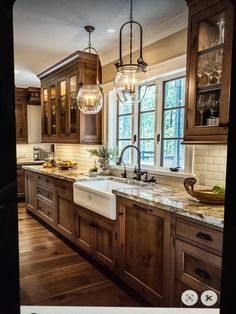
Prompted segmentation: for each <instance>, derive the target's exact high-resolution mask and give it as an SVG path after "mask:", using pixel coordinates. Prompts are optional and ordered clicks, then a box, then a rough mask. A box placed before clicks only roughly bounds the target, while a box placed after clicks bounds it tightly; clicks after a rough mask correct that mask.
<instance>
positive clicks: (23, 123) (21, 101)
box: [15, 88, 28, 144]
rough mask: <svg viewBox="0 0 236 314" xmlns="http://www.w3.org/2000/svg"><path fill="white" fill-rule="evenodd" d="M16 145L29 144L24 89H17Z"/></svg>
mask: <svg viewBox="0 0 236 314" xmlns="http://www.w3.org/2000/svg"><path fill="white" fill-rule="evenodd" d="M15 116H16V143H17V144H22V143H27V142H28V133H27V98H26V91H25V89H24V88H15Z"/></svg>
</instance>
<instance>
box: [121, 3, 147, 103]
mask: <svg viewBox="0 0 236 314" xmlns="http://www.w3.org/2000/svg"><path fill="white" fill-rule="evenodd" d="M133 24H135V25H136V26H137V27H138V29H139V58H138V59H137V62H134V61H133V57H134V56H133V31H134V30H135V29H133V26H134V25H133ZM126 26H129V31H130V34H129V40H127V44H128V45H129V49H130V50H129V61H128V62H124V59H123V57H122V34H123V29H124V27H126ZM142 43H143V29H142V26H141V25H140V23H139V22H137V21H135V20H134V19H133V0H130V15H129V20H128V21H127V22H125V23H124V24H123V25H122V26H121V28H120V37H119V60H118V61H117V62H116V63H115V67H116V77H115V90H116V95H117V98H118V100H119V101H120V102H122V103H130V101H131V102H132V103H134V102H135V101H137V102H140V101H141V99H142V98H143V97H144V95H145V93H146V90H147V84H146V83H145V84H144V85H143V86H145V87H146V89H145V92H144V93H143V95H142V97H139V99H137V97H136V90H137V86H138V85H137V83H138V82H141V81H142V82H144V81H145V82H146V80H145V77H144V73H145V72H146V67H147V63H146V62H145V61H144V60H143V52H142V50H143V47H142Z"/></svg>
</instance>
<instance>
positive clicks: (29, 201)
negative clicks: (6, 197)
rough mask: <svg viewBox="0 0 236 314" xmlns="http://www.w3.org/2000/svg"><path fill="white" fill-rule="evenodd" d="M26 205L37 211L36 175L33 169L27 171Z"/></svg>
mask: <svg viewBox="0 0 236 314" xmlns="http://www.w3.org/2000/svg"><path fill="white" fill-rule="evenodd" d="M25 206H26V208H27V209H28V210H30V211H31V212H35V211H36V175H35V173H33V172H31V171H25Z"/></svg>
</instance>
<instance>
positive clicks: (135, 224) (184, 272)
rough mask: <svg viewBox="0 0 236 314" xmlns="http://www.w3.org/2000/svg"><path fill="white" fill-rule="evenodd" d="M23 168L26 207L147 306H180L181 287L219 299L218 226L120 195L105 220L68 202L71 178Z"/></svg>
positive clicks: (220, 250) (219, 235)
mask: <svg viewBox="0 0 236 314" xmlns="http://www.w3.org/2000/svg"><path fill="white" fill-rule="evenodd" d="M25 172H26V188H25V190H26V208H27V209H28V210H29V211H31V212H32V213H34V214H35V215H37V216H38V217H40V218H41V219H42V220H44V221H45V222H46V223H47V224H49V225H50V226H52V227H53V228H55V230H57V231H58V232H59V233H61V234H62V235H64V236H65V237H66V238H67V239H69V240H70V241H71V242H73V243H74V244H75V245H77V246H78V247H79V248H80V249H81V250H83V251H85V252H86V253H87V254H89V255H90V256H91V257H92V258H94V259H95V260H96V261H97V262H99V263H101V264H102V265H103V266H107V267H108V268H109V269H110V270H111V271H113V272H114V274H115V275H116V276H118V277H119V278H120V279H121V280H123V281H124V282H125V283H126V284H127V285H129V286H130V287H131V288H133V289H134V290H136V291H137V292H138V293H139V294H140V295H142V296H143V297H144V298H146V299H147V300H148V301H149V302H150V304H152V305H153V306H158V307H173V306H175V307H182V306H183V304H182V302H181V295H182V293H183V292H184V291H185V290H187V289H192V290H195V291H196V292H197V293H198V294H199V300H200V295H201V293H202V292H203V291H205V290H213V291H215V292H216V293H217V295H218V300H219V298H220V284H221V258H222V257H221V256H222V241H223V233H222V229H221V228H219V227H216V226H213V225H209V224H206V223H203V222H199V221H197V220H194V219H191V218H186V217H183V216H181V215H177V214H173V213H171V212H169V211H167V210H162V209H160V208H158V207H156V206H155V207H154V206H150V205H146V204H143V203H141V202H137V201H133V200H130V199H126V198H123V197H117V220H110V219H108V218H106V217H103V216H101V215H98V214H96V213H94V212H92V211H90V210H88V209H86V208H83V207H81V206H78V205H76V204H74V202H73V183H72V182H70V181H66V180H61V179H57V178H53V177H51V176H48V175H43V174H39V173H35V172H33V171H29V170H26V171H25ZM196 306H197V307H204V305H203V304H202V303H201V302H200V301H199V302H198V303H197V304H196ZM218 306H219V302H218V303H217V304H215V307H218Z"/></svg>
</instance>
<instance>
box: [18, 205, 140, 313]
mask: <svg viewBox="0 0 236 314" xmlns="http://www.w3.org/2000/svg"><path fill="white" fill-rule="evenodd" d="M18 208H19V251H20V290H21V304H22V305H48V306H57V305H64V306H132V307H136V306H142V304H141V302H139V301H137V300H135V299H134V298H132V297H131V296H129V295H128V294H127V293H126V292H125V291H123V290H122V289H121V288H119V287H118V286H117V285H116V284H115V283H114V282H113V281H111V280H110V279H109V278H107V277H106V276H105V275H104V274H103V273H102V272H100V271H99V270H98V269H96V268H95V267H94V266H92V265H91V264H90V263H89V262H88V261H87V260H86V259H85V258H84V257H82V256H80V255H79V254H78V253H77V252H75V251H74V250H73V249H72V248H70V247H69V246H67V245H66V244H65V243H64V242H63V241H62V240H60V239H59V238H58V237H56V236H55V235H54V234H53V233H51V232H50V231H49V230H47V229H46V228H45V227H44V226H42V225H41V224H40V223H39V222H38V221H36V220H35V219H34V218H32V217H31V216H30V215H29V214H27V212H26V209H25V207H24V203H20V204H19V206H18Z"/></svg>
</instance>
